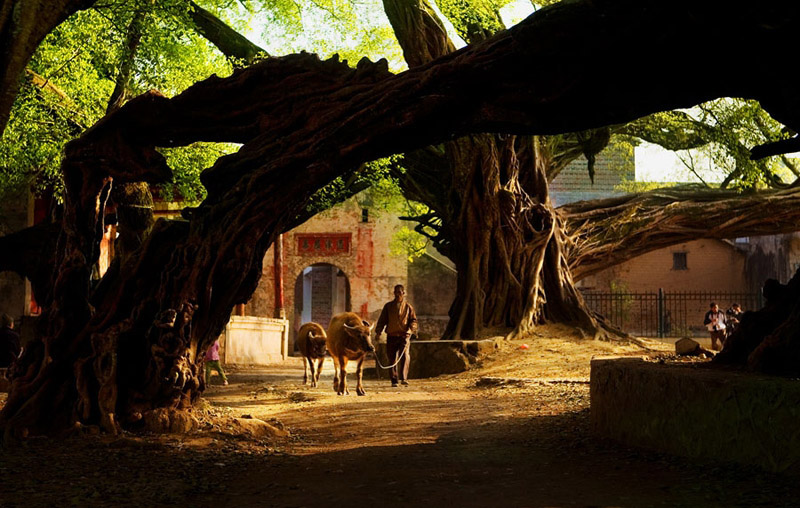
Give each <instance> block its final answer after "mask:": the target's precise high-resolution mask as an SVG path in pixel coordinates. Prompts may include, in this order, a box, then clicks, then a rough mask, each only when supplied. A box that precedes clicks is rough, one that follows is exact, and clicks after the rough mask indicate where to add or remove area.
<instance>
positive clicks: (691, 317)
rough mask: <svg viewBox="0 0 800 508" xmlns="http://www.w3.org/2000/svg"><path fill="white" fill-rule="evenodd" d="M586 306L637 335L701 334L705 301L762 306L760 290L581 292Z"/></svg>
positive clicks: (747, 307) (703, 333)
mask: <svg viewBox="0 0 800 508" xmlns="http://www.w3.org/2000/svg"><path fill="white" fill-rule="evenodd" d="M583 297H584V299H585V300H586V303H587V305H588V306H589V308H590V309H592V310H594V311H595V312H598V313H600V314H602V315H603V316H605V317H606V319H608V320H610V321H611V322H612V323H614V324H615V325H617V326H619V327H620V328H622V329H623V330H625V331H626V332H628V333H630V334H633V335H636V336H639V337H704V336H706V335H707V334H708V332H707V331H706V327H705V326H704V325H703V317H704V316H705V313H706V312H708V308H709V304H710V303H711V302H716V303H717V304H718V305H719V308H720V309H721V310H723V311H725V310H726V309H728V308H729V307H730V306H731V305H732V304H734V303H738V304H739V305H741V306H742V310H745V311H747V310H756V309H760V308H761V306H762V300H761V298H762V296H761V293H728V292H685V291H680V292H678V291H670V292H667V291H664V290H662V289H659V290H658V291H657V292H652V293H623V292H613V293H598V292H594V291H586V292H584V293H583Z"/></svg>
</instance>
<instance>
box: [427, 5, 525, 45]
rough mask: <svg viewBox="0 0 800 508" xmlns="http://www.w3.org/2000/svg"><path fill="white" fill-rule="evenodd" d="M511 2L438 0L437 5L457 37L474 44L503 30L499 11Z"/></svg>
mask: <svg viewBox="0 0 800 508" xmlns="http://www.w3.org/2000/svg"><path fill="white" fill-rule="evenodd" d="M510 1H511V0H439V2H437V4H438V5H439V8H440V9H441V11H442V14H444V15H445V16H446V17H447V19H449V20H450V22H451V23H452V24H453V28H455V30H456V33H458V35H459V37H461V38H462V39H464V40H465V41H468V42H476V41H477V40H481V39H483V38H485V37H488V36H490V35H492V34H495V33H497V32H499V31H501V30H504V29H505V26H503V22H502V20H501V19H500V9H501V8H502V7H504V6H505V5H507V4H508V3H510Z"/></svg>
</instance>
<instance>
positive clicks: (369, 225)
mask: <svg viewBox="0 0 800 508" xmlns="http://www.w3.org/2000/svg"><path fill="white" fill-rule="evenodd" d="M363 219H364V216H363V212H362V207H361V206H360V205H359V203H358V201H357V200H356V199H355V198H354V199H350V200H348V201H346V202H344V203H342V204H340V205H337V206H336V207H334V208H332V209H330V210H326V211H324V212H322V213H320V214H318V215H316V216H314V217H313V218H312V219H310V220H309V221H308V222H306V223H305V224H302V225H301V226H299V227H297V228H295V229H293V230H291V231H289V232H288V233H286V234H284V235H283V236H284V248H283V249H284V272H283V279H284V294H285V309H286V318H287V319H288V320H289V323H290V325H289V326H290V335H289V337H290V339H289V342H290V344H289V351H293V350H294V337H295V334H296V332H297V330H298V329H299V328H300V325H302V323H301V322H300V321H301V317H300V315H299V313H298V312H297V309H298V308H299V307H300V306H299V305H297V303H298V302H296V301H295V299H296V296H295V293H296V286H297V283H298V277H301V276H302V273H303V270H304V269H305V268H307V267H309V266H312V265H315V264H319V263H325V264H330V265H333V266H335V267H337V268H339V269H340V270H341V271H342V272H343V273H344V275H345V276H346V277H347V281H348V282H349V288H350V305H349V309H348V310H350V311H352V312H355V313H356V314H359V315H360V316H361V317H363V318H365V319H368V320H370V321H377V319H378V316H379V315H380V311H381V309H382V308H383V304H384V303H386V302H387V301H389V300H391V299H392V289H393V288H394V286H395V284H404V285H408V280H407V279H408V262H407V260H406V259H405V257H404V256H393V255H391V254H390V252H389V244H390V241H391V239H392V236H393V235H394V233H395V232H396V231H397V230H398V229H400V228H401V227H402V221H400V220H399V219H397V217H395V216H394V215H392V214H390V213H387V212H383V213H375V211H374V210H369V212H368V216H367V221H366V222H364V221H363ZM313 234H317V235H325V234H343V235H349V249H348V250H347V252H336V253H325V252H319V251H315V250H314V249H313V247H312V248H310V249H307V250H304V249H303V245H302V239H303V238H304V236H303V235H313ZM273 249H274V246H273V247H270V249H269V251H267V254H266V256H265V257H264V268H263V274H262V278H261V282H260V284H259V286H258V289H257V290H256V292H255V293H254V294H253V297H252V299H251V301H250V302H248V304H247V306H246V310H245V313H246V314H247V315H254V316H265V317H273V315H274V308H275V289H274V283H275V282H274V281H275V278H274V272H273ZM300 284H302V282H301V283H300ZM320 324H321V325H322V326H323V327H325V328H327V327H328V323H327V322H325V323H320Z"/></svg>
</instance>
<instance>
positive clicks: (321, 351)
mask: <svg viewBox="0 0 800 508" xmlns="http://www.w3.org/2000/svg"><path fill="white" fill-rule="evenodd" d="M326 338H327V335H326V334H325V329H324V328H322V325H319V324H317V323H305V324H304V325H303V326H301V327H300V330H299V331H298V332H297V348H298V349H299V350H300V354H302V355H303V358H305V361H303V384H306V383H308V368H309V367H310V368H311V386H312V387H316V386H317V382H319V375H320V373H321V372H322V364H323V363H325V351H326V348H325V339H326ZM314 360H317V372H316V373H315V372H314ZM306 362H308V366H306Z"/></svg>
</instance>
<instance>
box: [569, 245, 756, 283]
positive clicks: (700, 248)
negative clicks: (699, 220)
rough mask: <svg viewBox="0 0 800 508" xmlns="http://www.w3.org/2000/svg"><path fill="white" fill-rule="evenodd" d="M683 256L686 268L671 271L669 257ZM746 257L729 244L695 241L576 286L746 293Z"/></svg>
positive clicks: (668, 248) (654, 253)
mask: <svg viewBox="0 0 800 508" xmlns="http://www.w3.org/2000/svg"><path fill="white" fill-rule="evenodd" d="M675 253H685V254H686V269H675V268H673V254H675ZM746 257H747V256H746V254H745V252H743V251H742V250H740V249H738V248H736V247H735V246H733V245H732V244H731V243H729V242H724V241H720V240H695V241H692V242H686V243H681V244H678V245H673V246H672V247H667V248H665V249H659V250H656V251H653V252H648V253H647V254H643V255H641V256H639V257H636V258H634V259H631V260H629V261H626V262H625V263H621V264H619V265H617V266H614V267H611V268H609V269H607V270H603V271H602V272H600V273H597V274H595V275H592V276H590V277H586V278H585V279H583V280H581V281H580V284H579V285H580V286H581V287H584V288H593V289H595V290H598V291H609V290H611V288H612V283H613V284H616V285H617V287H620V286H621V287H622V288H623V289H625V290H628V291H631V292H642V291H657V290H658V288H663V289H664V290H666V291H706V292H707V291H725V292H745V291H748V285H747V277H746V276H745V259H746Z"/></svg>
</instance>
